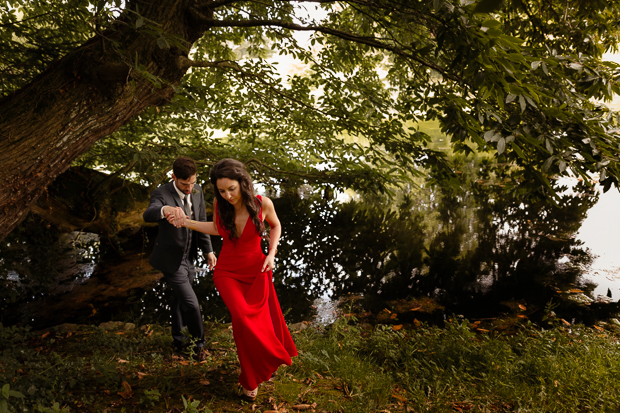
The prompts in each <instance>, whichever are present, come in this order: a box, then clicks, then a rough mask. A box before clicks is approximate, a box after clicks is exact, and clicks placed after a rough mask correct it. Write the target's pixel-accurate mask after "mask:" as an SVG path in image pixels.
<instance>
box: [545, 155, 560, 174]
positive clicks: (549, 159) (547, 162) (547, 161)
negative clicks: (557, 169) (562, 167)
mask: <svg viewBox="0 0 620 413" xmlns="http://www.w3.org/2000/svg"><path fill="white" fill-rule="evenodd" d="M556 158H557V157H556V156H551V157H549V158H547V160H546V161H545V163H544V164H543V171H544V172H547V171H549V168H551V165H553V161H555V160H556Z"/></svg>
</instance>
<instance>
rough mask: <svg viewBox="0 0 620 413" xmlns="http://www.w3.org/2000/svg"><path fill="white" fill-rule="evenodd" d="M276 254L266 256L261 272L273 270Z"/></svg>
mask: <svg viewBox="0 0 620 413" xmlns="http://www.w3.org/2000/svg"><path fill="white" fill-rule="evenodd" d="M274 255H275V254H273V255H272V254H269V255H267V257H266V258H265V262H264V263H263V269H262V270H261V272H267V271H273V268H274V267H275V265H274V263H273V261H274V258H275V257H274Z"/></svg>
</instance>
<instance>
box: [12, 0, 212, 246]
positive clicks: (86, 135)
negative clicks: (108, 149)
mask: <svg viewBox="0 0 620 413" xmlns="http://www.w3.org/2000/svg"><path fill="white" fill-rule="evenodd" d="M138 3H139V8H136V4H138ZM190 3H191V2H190V0H144V1H130V2H129V4H128V9H129V10H132V11H133V12H131V13H130V12H127V11H126V12H125V13H124V14H123V15H121V16H120V18H119V20H117V22H115V25H114V26H113V27H114V28H113V29H112V30H109V31H108V32H105V33H102V34H101V35H97V36H95V37H93V38H92V39H91V40H89V41H88V42H86V43H85V44H84V45H82V46H81V47H79V48H78V49H76V50H75V51H74V52H72V53H70V54H69V55H67V56H65V57H64V58H63V59H61V60H60V61H58V62H56V63H55V64H53V65H52V66H51V67H49V68H48V69H47V70H46V71H45V72H44V73H42V74H41V75H39V76H38V77H37V78H35V79H34V80H33V81H32V82H31V83H30V84H28V85H26V86H24V87H23V88H21V89H20V90H18V91H16V92H15V93H14V94H12V95H10V96H8V97H7V98H5V99H3V100H2V101H0V240H1V239H3V238H4V237H5V236H6V235H7V234H9V233H10V232H11V231H12V230H13V229H14V228H15V226H16V225H18V224H19V222H20V221H21V220H22V219H24V218H25V216H26V215H27V213H28V211H29V210H30V208H31V206H32V205H33V203H34V202H35V201H36V200H37V199H38V198H39V197H40V196H41V194H42V193H43V192H44V191H45V188H46V187H47V186H48V185H49V184H50V183H51V182H53V181H54V179H55V178H56V177H57V176H58V175H59V174H61V173H62V172H63V171H65V170H66V169H67V168H68V167H69V166H70V165H71V162H72V161H73V160H74V159H76V158H77V157H78V156H79V155H81V154H82V153H84V152H85V151H86V150H87V149H88V148H89V147H90V146H91V145H92V144H93V143H95V142H96V141H98V140H100V139H103V138H105V137H106V136H108V135H109V134H111V133H113V132H114V131H116V130H117V129H118V128H120V127H121V126H122V125H124V124H126V123H127V122H129V121H130V120H131V119H132V118H134V117H135V116H137V115H138V114H140V113H141V112H142V111H144V109H146V108H147V107H149V106H153V105H161V104H163V103H165V102H167V101H168V100H169V99H170V98H171V97H172V96H173V94H174V91H173V87H172V85H175V84H177V83H178V82H179V80H180V79H181V78H182V76H183V75H184V74H185V72H186V70H187V67H185V66H183V65H180V64H178V62H179V58H181V57H187V55H188V51H189V49H190V47H191V45H192V44H193V42H195V41H196V40H197V39H198V38H199V37H200V36H201V35H202V34H203V33H204V32H205V31H206V30H207V29H208V26H207V25H206V24H204V23H200V22H196V21H194V20H193V19H192V14H191V13H190V12H189V11H188V10H189V9H188V8H189V6H190ZM138 10H139V13H140V15H141V16H143V17H144V21H147V22H148V21H153V22H155V23H158V24H159V26H157V27H159V28H160V29H161V31H162V32H163V33H165V34H166V35H167V36H175V37H177V38H180V39H183V41H185V42H186V46H187V47H186V48H183V49H181V48H177V47H170V48H160V46H159V45H158V42H157V38H156V37H154V36H153V35H150V34H146V33H145V32H144V31H141V30H139V29H136V28H135V27H136V24H135V22H136V19H137V14H136V13H135V12H136V11H138ZM114 50H117V51H118V50H120V51H121V52H114ZM141 70H146V71H148V73H150V74H151V75H153V76H156V77H158V78H160V79H161V80H163V83H162V84H161V87H159V88H158V87H156V86H154V85H153V83H151V82H149V81H147V79H146V78H145V77H144V76H143V75H141V74H140V71H141Z"/></svg>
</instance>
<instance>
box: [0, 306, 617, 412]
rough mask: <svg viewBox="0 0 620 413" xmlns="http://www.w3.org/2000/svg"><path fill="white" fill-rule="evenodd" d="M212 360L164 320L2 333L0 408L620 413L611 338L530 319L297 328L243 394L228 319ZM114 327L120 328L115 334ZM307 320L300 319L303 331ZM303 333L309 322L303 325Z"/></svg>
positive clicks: (211, 335) (211, 336)
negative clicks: (194, 355) (288, 355)
mask: <svg viewBox="0 0 620 413" xmlns="http://www.w3.org/2000/svg"><path fill="white" fill-rule="evenodd" d="M206 326H207V337H208V338H207V343H208V344H207V348H208V351H209V356H208V359H207V361H206V362H204V363H201V364H195V363H193V362H191V361H190V360H189V359H188V358H186V357H179V356H177V355H175V354H174V353H173V352H172V350H171V349H170V348H169V343H170V337H169V334H168V333H166V331H165V329H164V328H162V327H158V326H142V327H140V328H130V327H131V326H128V325H122V323H121V324H120V325H117V326H110V325H108V326H107V330H106V329H102V328H97V327H91V326H75V325H64V326H60V327H59V328H54V329H50V330H49V331H43V332H42V331H38V332H32V331H27V330H26V329H22V328H7V327H4V328H0V351H1V355H0V386H3V389H2V394H1V395H0V412H2V411H4V410H3V409H4V406H6V407H7V408H8V411H29V412H31V411H41V412H59V411H71V412H123V411H124V412H138V411H140V412H184V411H185V412H197V411H198V412H209V411H211V412H251V411H255V412H268V411H278V412H286V411H288V412H294V411H316V412H426V411H430V412H459V411H471V412H513V411H514V412H517V411H519V412H606V411H609V412H616V411H618V409H619V407H620V349H619V348H618V336H617V334H616V333H613V332H610V331H604V330H599V329H592V328H586V327H580V326H571V327H568V326H562V325H557V326H555V327H554V328H551V329H548V330H543V329H540V328H537V327H535V326H533V325H531V324H529V323H527V322H526V323H523V324H520V325H519V328H518V329H517V330H518V332H516V333H514V334H510V335H506V334H495V333H493V332H492V331H489V332H485V331H484V329H480V328H479V326H476V327H477V328H472V326H471V325H470V324H469V323H468V322H467V321H466V320H451V321H450V320H448V321H447V322H446V325H445V327H443V328H438V327H430V326H425V325H419V326H411V328H409V329H408V328H407V327H404V328H400V329H399V327H400V326H398V327H396V330H395V327H394V326H387V325H379V326H375V327H371V326H369V325H360V324H359V323H357V321H356V319H355V318H354V317H344V318H341V319H339V320H338V321H337V322H336V323H335V324H334V325H332V326H330V327H328V328H318V327H316V326H312V325H306V324H302V325H298V326H296V328H294V334H293V337H294V338H295V340H296V343H297V346H298V349H299V350H300V355H299V356H298V357H296V358H295V359H294V362H293V366H292V367H288V368H281V369H280V372H279V375H278V378H277V380H276V381H275V382H273V383H265V384H263V385H262V386H261V388H260V391H259V397H258V398H257V400H256V401H255V402H254V403H252V404H250V403H246V402H243V401H241V400H240V399H239V397H238V389H237V387H236V382H237V376H238V374H239V367H238V362H237V359H236V354H235V350H234V343H233V341H232V332H231V329H230V328H229V326H228V325H224V324H216V323H212V324H207V325H206ZM113 327H117V328H118V327H120V329H118V330H114V328H113ZM303 327H307V328H303ZM302 328H303V329H302Z"/></svg>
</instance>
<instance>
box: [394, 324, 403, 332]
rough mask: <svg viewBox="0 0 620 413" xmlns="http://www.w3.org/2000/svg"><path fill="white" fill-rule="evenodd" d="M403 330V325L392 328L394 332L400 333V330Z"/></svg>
mask: <svg viewBox="0 0 620 413" xmlns="http://www.w3.org/2000/svg"><path fill="white" fill-rule="evenodd" d="M401 328H403V325H402V324H399V325H397V326H394V327H392V330H394V331H398V330H400V329H401Z"/></svg>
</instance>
